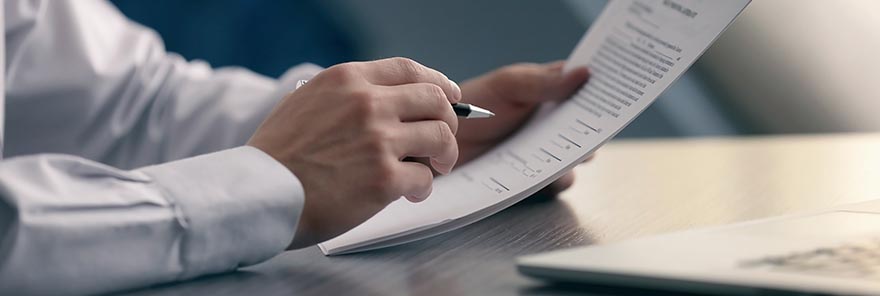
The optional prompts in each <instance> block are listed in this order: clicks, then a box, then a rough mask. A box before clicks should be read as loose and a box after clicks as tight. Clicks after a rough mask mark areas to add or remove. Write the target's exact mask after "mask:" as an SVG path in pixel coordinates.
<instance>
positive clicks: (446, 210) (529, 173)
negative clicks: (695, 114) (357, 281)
mask: <svg viewBox="0 0 880 296" xmlns="http://www.w3.org/2000/svg"><path fill="white" fill-rule="evenodd" d="M749 2H750V0H612V1H610V2H609V3H608V5H607V6H606V7H605V9H604V10H603V12H602V14H601V15H600V16H599V18H598V19H597V20H596V22H595V23H594V24H593V25H592V26H591V27H590V29H589V30H588V31H587V33H586V35H585V36H584V37H583V38H582V39H581V41H580V42H579V44H578V46H577V47H576V48H575V50H574V52H573V53H572V54H571V56H570V57H569V59H568V62H567V63H566V70H570V69H572V68H574V67H581V66H587V67H588V68H589V69H590V70H591V73H592V76H591V78H590V80H589V82H588V83H587V84H585V85H584V86H583V87H582V88H581V89H580V90H579V91H578V92H577V93H576V94H574V95H573V96H572V97H571V98H570V99H569V100H567V101H566V102H565V103H562V104H560V105H559V106H558V107H556V108H555V109H553V110H551V111H549V112H545V114H544V115H543V116H541V117H540V118H536V119H535V120H532V121H531V122H530V123H529V124H527V125H526V126H525V127H524V128H523V129H522V130H520V131H519V132H518V133H516V134H515V135H513V136H512V137H511V138H510V139H508V140H507V141H505V142H504V143H502V144H500V145H499V146H497V147H496V148H494V149H493V150H491V151H489V152H487V153H486V154H484V155H482V156H481V157H479V158H477V159H475V160H473V161H471V162H469V163H467V164H465V165H462V166H460V167H458V168H457V169H456V170H454V171H453V172H452V173H451V174H449V175H446V176H442V177H438V178H436V179H435V181H434V191H433V193H432V194H431V196H430V197H429V198H428V199H427V200H425V201H423V202H421V203H410V202H409V201H407V200H406V199H403V198H401V199H399V200H398V201H395V202H393V203H391V204H390V205H389V206H388V207H386V208H385V209H384V210H382V211H380V212H379V213H378V214H376V215H375V216H373V217H372V218H370V219H369V220H367V221H366V222H364V223H363V224H361V225H359V226H357V227H355V228H354V229H352V230H350V231H348V232H346V233H344V234H342V235H340V236H339V237H336V238H334V239H331V240H329V241H326V242H324V243H321V244H319V245H318V246H319V247H320V249H321V251H323V252H324V254H326V255H335V254H344V253H353V252H361V251H366V250H372V249H377V248H383V247H388V246H393V245H399V244H403V243H407V242H411V241H415V240H419V239H423V238H426V237H430V236H434V235H437V234H441V233H444V232H448V231H451V230H454V229H457V228H460V227H463V226H465V225H468V224H471V223H473V222H476V221H479V220H480V219H483V218H485V217H487V216H489V215H492V214H494V213H497V212H498V211H501V210H503V209H504V208H507V207H509V206H511V205H513V204H515V203H517V202H519V201H521V200H522V199H524V198H526V197H528V196H529V195H531V194H533V193H535V192H537V191H538V190H539V189H541V188H543V187H544V186H546V185H548V184H550V183H551V182H553V181H554V180H556V179H557V178H559V177H561V176H562V175H563V174H564V173H565V172H566V171H568V170H570V169H572V168H573V167H574V166H576V165H578V164H580V163H581V162H582V161H584V160H585V159H586V158H587V157H588V156H589V155H590V154H591V153H593V151H595V150H596V149H598V148H599V147H600V146H602V144H604V143H605V142H607V141H608V140H609V139H611V138H612V137H613V136H614V135H615V134H617V133H618V132H619V131H620V130H621V129H623V128H624V127H625V126H626V125H627V124H629V122H631V121H632V120H633V119H634V118H635V117H636V116H638V115H639V114H640V113H641V112H642V111H643V110H645V108H647V107H648V105H650V104H651V102H653V101H654V100H655V99H656V98H657V97H658V96H659V95H660V93H662V92H663V91H664V90H666V88H667V87H669V85H670V84H672V82H674V81H675V79H677V78H678V77H679V76H680V75H681V74H682V73H684V71H685V70H687V69H688V68H689V67H690V66H691V65H692V64H693V63H694V61H696V59H697V58H698V57H699V56H700V55H702V53H703V52H704V51H705V50H706V49H707V48H708V47H709V45H711V44H712V42H713V41H715V39H716V38H718V36H719V35H720V34H721V33H722V32H723V31H724V29H725V28H727V26H728V25H730V23H731V22H733V20H734V19H735V18H736V17H737V16H738V15H739V13H740V12H742V10H743V9H745V7H746V6H747V5H748V4H749ZM488 120H491V119H488ZM621 182H625V180H621Z"/></svg>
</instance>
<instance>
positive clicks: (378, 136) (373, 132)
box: [363, 128, 394, 157]
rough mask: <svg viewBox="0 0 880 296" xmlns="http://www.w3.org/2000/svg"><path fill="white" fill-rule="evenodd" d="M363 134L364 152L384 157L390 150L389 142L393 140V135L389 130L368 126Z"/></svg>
mask: <svg viewBox="0 0 880 296" xmlns="http://www.w3.org/2000/svg"><path fill="white" fill-rule="evenodd" d="M363 135H365V137H366V140H365V146H366V147H365V149H364V150H366V151H365V152H366V153H370V154H371V155H376V156H377V157H384V156H385V155H386V154H388V153H389V152H390V147H391V143H393V142H394V135H393V134H392V133H391V132H388V131H384V130H382V129H380V128H368V129H367V131H365V132H364V133H363Z"/></svg>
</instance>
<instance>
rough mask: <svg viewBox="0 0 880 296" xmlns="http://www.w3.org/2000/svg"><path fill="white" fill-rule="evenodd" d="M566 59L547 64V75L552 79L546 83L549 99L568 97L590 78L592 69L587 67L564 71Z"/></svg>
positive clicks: (558, 99)
mask: <svg viewBox="0 0 880 296" xmlns="http://www.w3.org/2000/svg"><path fill="white" fill-rule="evenodd" d="M564 66H565V62H564V61H558V62H552V63H547V64H545V67H546V69H547V70H546V71H547V72H549V73H548V75H547V76H546V77H548V79H550V81H548V82H547V83H546V85H547V87H546V88H545V92H546V93H545V95H544V96H543V97H544V98H545V99H546V100H547V101H561V100H565V99H568V98H569V97H571V95H572V94H574V93H575V92H576V91H577V90H578V89H579V88H580V87H581V86H583V85H584V83H586V82H587V80H588V79H589V78H590V71H589V70H588V69H587V68H586V67H578V68H574V69H571V70H569V71H568V72H565V73H563V68H564Z"/></svg>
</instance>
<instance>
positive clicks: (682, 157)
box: [132, 134, 880, 295]
mask: <svg viewBox="0 0 880 296" xmlns="http://www.w3.org/2000/svg"><path fill="white" fill-rule="evenodd" d="M577 173H578V181H577V182H576V184H575V186H574V187H573V188H571V189H570V190H568V191H566V192H564V193H563V194H562V195H561V197H559V198H558V199H555V200H544V201H539V200H527V201H525V202H523V203H521V204H518V205H516V206H513V207H511V208H509V209H507V210H504V211H502V212H501V213H499V214H497V215H494V216H492V217H490V218H488V219H486V220H483V221H480V222H478V223H476V224H473V225H471V226H468V227H465V228H463V229H460V230H458V231H454V232H451V233H447V234H445V235H441V236H438V237H434V238H431V239H427V240H422V241H419V242H415V243H411V244H407V245H403V246H398V247H393V248H388V249H384V250H379V251H373V252H367V253H362V254H354V255H346V256H339V257H324V256H323V255H321V253H320V251H318V249H317V248H308V249H304V250H300V251H294V252H287V253H284V254H282V255H279V256H277V257H275V258H274V259H272V260H269V261H268V262H265V263H263V264H260V265H257V266H254V267H250V268H246V269H243V270H242V271H240V272H236V273H231V274H227V275H222V276H214V277H208V278H203V279H200V280H196V281H190V282H184V283H179V284H172V285H167V286H161V287H154V288H151V289H146V290H141V291H136V292H134V293H132V294H134V295H242V294H245V295H341V294H356V295H462V294H466V295H511V294H525V295H532V294H536V295H537V294H540V295H546V294H549V295H554V294H565V293H568V292H571V291H570V290H564V289H562V288H554V287H547V286H545V285H543V284H542V283H540V282H538V281H534V280H531V279H528V278H525V277H522V276H520V275H518V274H517V272H516V270H515V268H514V263H513V260H514V258H515V257H516V256H519V255H524V254H531V253H536V252H542V251H549V250H555V249H560V248H568V247H574V246H582V245H588V244H594V243H606V242H614V241H620V240H624V239H629V238H634V237H640V236H645V235H650V234H657V233H663V232H669V231H675V230H683V229H688V228H693V227H699V226H707V225H718V224H725V223H730V222H736V221H743V220H748V219H755V218H761V217H767V216H772V215H779V214H784V213H790V212H794V211H800V210H812V209H819V208H823V207H828V206H832V205H838V204H843V203H849V202H858V201H864V200H869V199H872V198H880V134H873V135H870V134H852V135H832V136H786V137H756V138H733V139H702V140H638V141H617V142H614V143H611V144H609V145H608V146H606V147H604V148H603V149H601V150H600V151H599V153H598V154H597V157H596V158H595V159H594V160H593V161H591V162H590V163H588V164H585V165H581V166H579V167H578V168H577Z"/></svg>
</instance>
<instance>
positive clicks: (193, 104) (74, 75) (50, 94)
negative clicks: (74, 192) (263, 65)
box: [6, 0, 320, 168]
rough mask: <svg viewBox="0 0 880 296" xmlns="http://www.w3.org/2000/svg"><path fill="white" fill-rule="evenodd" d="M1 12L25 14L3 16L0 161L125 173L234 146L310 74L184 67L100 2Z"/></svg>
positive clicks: (40, 4)
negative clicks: (44, 156)
mask: <svg viewBox="0 0 880 296" xmlns="http://www.w3.org/2000/svg"><path fill="white" fill-rule="evenodd" d="M9 5H11V6H26V7H10V9H7V14H6V15H7V18H6V25H7V26H6V27H7V31H6V37H7V43H8V44H7V49H8V50H7V61H8V63H7V67H6V70H7V71H6V74H7V80H6V81H7V82H8V83H7V86H8V88H7V92H6V99H7V106H6V108H7V109H6V115H7V118H6V122H7V126H6V131H7V134H6V143H7V144H6V155H7V156H15V155H28V154H35V153H47V152H51V153H65V154H73V155H78V156H82V157H85V158H88V159H91V160H95V161H99V162H102V163H105V164H110V165H113V166H116V167H121V168H134V167H139V166H143V165H149V164H155V163H162V162H166V161H170V160H175V159H180V158H183V157H188V156H193V155H199V154H203V153H208V152H213V151H217V150H221V149H226V148H230V147H235V146H239V145H242V144H244V143H245V141H246V140H247V139H248V137H249V136H250V135H251V133H252V132H253V131H254V130H255V129H256V127H257V126H258V125H259V124H260V122H261V121H262V120H263V118H264V117H265V115H266V114H267V113H268V112H269V111H270V110H271V108H272V107H273V106H274V105H275V104H276V103H277V101H278V100H280V98H281V97H283V96H284V94H285V93H287V92H289V91H290V90H292V89H293V87H294V85H295V82H296V80H298V79H306V78H309V77H310V76H312V75H314V73H315V72H317V71H319V70H320V68H318V67H315V66H306V67H300V68H298V69H296V68H295V69H294V70H291V71H289V72H288V74H286V75H285V76H284V77H282V78H281V79H280V80H276V79H270V78H267V77H263V76H260V75H257V74H255V73H252V72H250V71H248V70H245V69H241V68H221V69H212V68H211V67H210V66H209V65H207V64H206V63H203V62H198V61H195V62H187V61H185V60H184V59H183V58H181V57H180V56H178V55H176V54H172V53H168V52H166V50H165V48H164V46H163V44H162V41H161V39H160V38H159V36H158V35H156V33H155V32H153V31H152V30H149V29H147V28H144V27H142V26H140V25H137V24H135V23H133V22H131V21H129V20H128V19H126V18H125V17H124V16H123V15H121V14H120V13H119V12H118V11H117V10H116V9H115V8H114V7H112V6H111V5H109V4H108V3H105V2H103V1H93V0H76V1H72V0H58V1H13V2H11V3H9ZM37 24H39V25H37ZM62 49H63V50H62Z"/></svg>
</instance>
